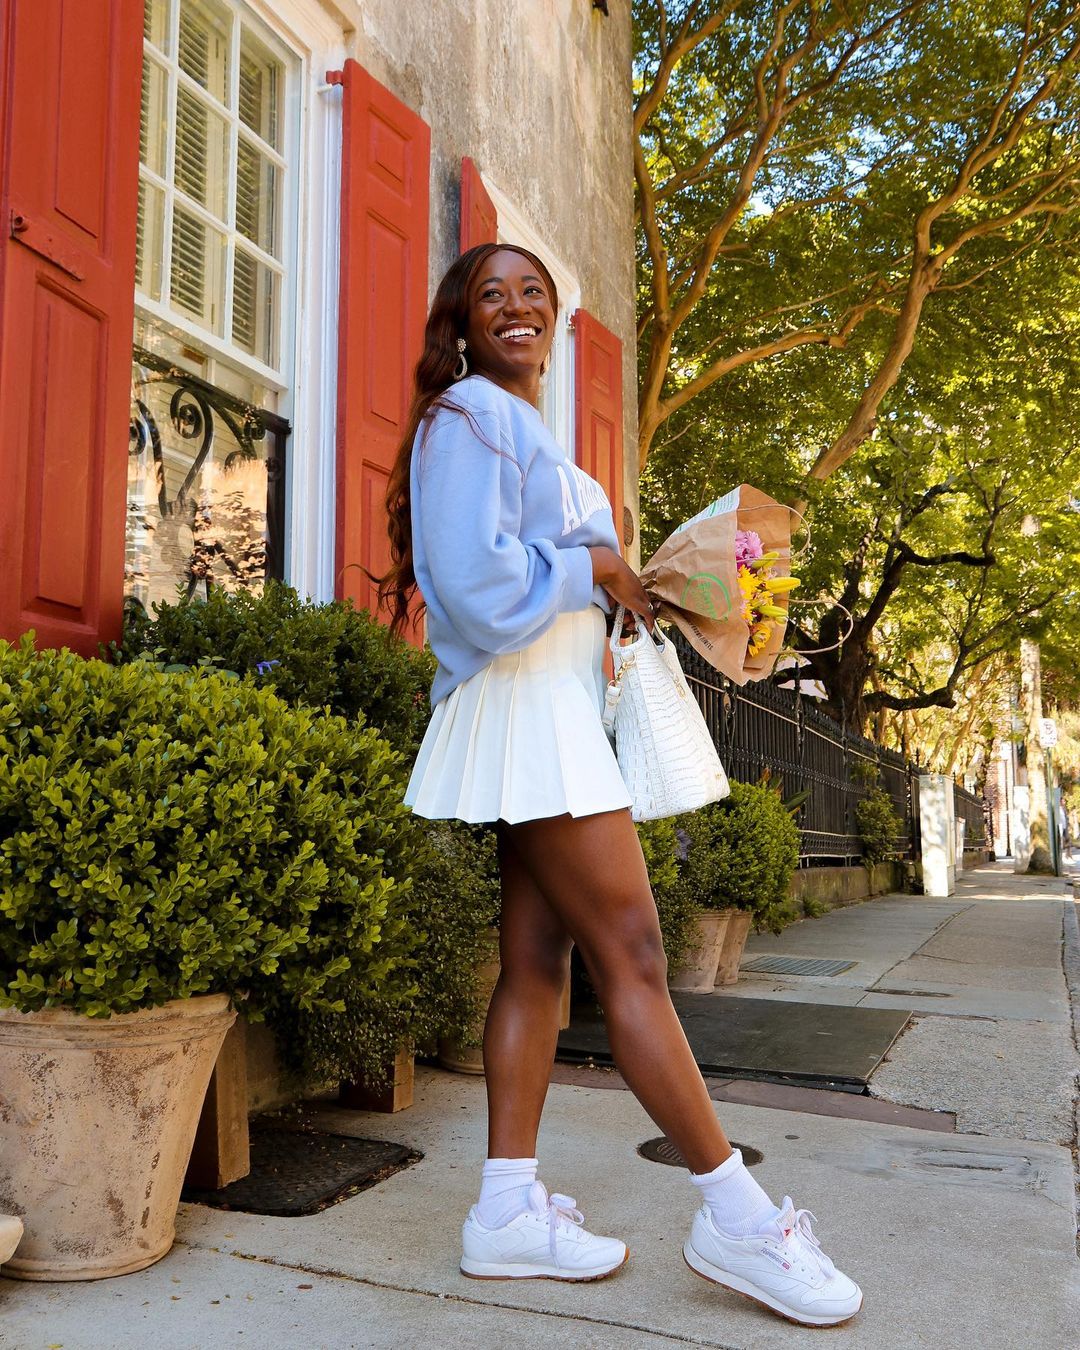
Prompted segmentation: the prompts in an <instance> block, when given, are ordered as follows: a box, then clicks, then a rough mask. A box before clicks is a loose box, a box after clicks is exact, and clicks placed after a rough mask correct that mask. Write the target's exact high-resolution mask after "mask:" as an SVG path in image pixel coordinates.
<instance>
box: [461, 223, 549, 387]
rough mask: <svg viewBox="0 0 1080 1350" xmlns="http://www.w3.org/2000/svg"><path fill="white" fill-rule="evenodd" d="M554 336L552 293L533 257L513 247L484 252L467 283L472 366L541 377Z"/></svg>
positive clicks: (520, 377) (503, 373)
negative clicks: (518, 251) (516, 250)
mask: <svg viewBox="0 0 1080 1350" xmlns="http://www.w3.org/2000/svg"><path fill="white" fill-rule="evenodd" d="M510 334H513V336H510ZM554 337H555V311H554V309H553V307H552V297H551V295H550V294H549V292H548V288H547V285H546V283H545V282H544V279H543V277H541V276H540V275H539V273H538V271H537V268H536V265H535V263H532V262H530V260H529V259H528V258H526V257H524V256H523V255H522V254H520V253H514V252H513V251H512V250H510V249H499V250H498V252H496V253H492V254H491V255H490V256H489V257H487V258H485V259H484V261H483V262H482V263H481V264H480V266H479V268H478V269H477V272H476V276H475V278H474V279H473V282H472V285H471V286H470V289H469V321H468V326H467V327H466V330H465V343H466V348H467V351H466V357H467V360H468V362H469V365H470V367H472V368H473V369H474V370H475V369H477V368H479V369H480V370H483V371H488V372H490V373H491V374H492V375H501V376H504V377H506V378H509V379H512V380H515V381H522V380H524V381H525V382H527V383H530V382H532V381H533V380H539V373H540V366H541V364H542V363H543V360H544V358H545V357H546V356H547V354H548V352H549V351H550V350H551V343H552V341H553V339H554Z"/></svg>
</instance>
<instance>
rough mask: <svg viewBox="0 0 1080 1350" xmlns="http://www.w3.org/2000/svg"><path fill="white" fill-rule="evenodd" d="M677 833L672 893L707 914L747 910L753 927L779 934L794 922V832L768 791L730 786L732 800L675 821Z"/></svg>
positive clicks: (791, 822)
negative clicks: (676, 869)
mask: <svg viewBox="0 0 1080 1350" xmlns="http://www.w3.org/2000/svg"><path fill="white" fill-rule="evenodd" d="M676 825H677V828H678V830H679V831H680V832H681V834H680V838H681V840H682V842H683V848H682V849H681V850H680V854H681V856H680V859H679V864H678V866H679V879H678V883H677V886H676V890H677V891H680V892H682V893H683V894H684V895H685V896H686V898H687V899H689V900H695V901H696V902H697V903H699V904H701V905H703V906H705V907H706V908H710V909H727V908H729V907H734V908H736V909H748V910H749V911H750V912H751V914H752V915H753V917H754V924H755V926H756V927H757V928H759V929H760V928H770V929H772V931H773V932H775V933H778V932H779V931H780V930H781V928H783V927H784V925H785V924H786V923H790V922H791V920H792V919H794V918H796V917H798V915H799V914H800V912H801V911H800V908H799V905H798V904H797V902H795V901H794V900H792V898H791V892H790V887H791V878H792V875H793V874H794V872H795V869H796V867H797V866H798V865H799V830H798V827H797V825H796V824H795V821H794V819H793V818H792V815H791V812H790V811H789V810H788V809H787V807H786V806H785V805H784V803H783V801H781V799H780V794H779V793H777V792H775V791H774V790H773V789H772V788H771V787H765V786H759V785H757V784H753V783H737V782H732V784H731V795H730V796H728V797H725V798H723V800H721V801H718V802H713V803H711V804H710V805H709V806H705V807H703V808H702V809H701V810H700V811H693V812H690V813H688V814H687V815H684V816H679V817H677V819H676Z"/></svg>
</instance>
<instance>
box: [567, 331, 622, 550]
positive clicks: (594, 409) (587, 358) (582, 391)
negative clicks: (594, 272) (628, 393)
mask: <svg viewBox="0 0 1080 1350" xmlns="http://www.w3.org/2000/svg"><path fill="white" fill-rule="evenodd" d="M574 444H575V446H576V448H577V462H578V464H580V465H581V467H582V468H583V469H584V470H585V472H586V473H588V474H591V475H592V476H593V478H595V479H596V480H597V481H598V482H599V483H602V484H603V487H604V491H605V492H606V493H607V495H608V499H609V500H610V502H611V511H612V515H613V516H614V517H615V531H616V533H617V534H618V536H619V538H620V539H622V537H623V406H622V343H621V342H620V341H619V339H618V338H617V337H616V336H615V334H614V333H612V332H611V331H610V330H609V329H607V328H605V327H604V325H603V324H602V323H599V322H598V321H597V320H596V319H594V318H593V316H592V315H591V314H590V313H588V311H587V310H584V309H578V310H575V311H574Z"/></svg>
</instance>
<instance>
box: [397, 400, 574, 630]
mask: <svg viewBox="0 0 1080 1350" xmlns="http://www.w3.org/2000/svg"><path fill="white" fill-rule="evenodd" d="M471 412H472V415H473V417H475V418H476V421H477V424H478V425H479V426H480V427H481V429H482V431H483V434H484V436H485V437H486V438H487V439H488V440H489V441H490V442H491V444H490V445H486V444H485V443H484V441H483V440H481V439H480V438H479V437H478V436H477V434H476V432H475V430H474V429H473V426H472V424H471V423H470V421H469V418H468V417H467V416H465V415H464V414H463V413H458V412H440V414H439V415H438V417H437V420H436V421H435V423H434V425H432V426H431V428H430V429H429V432H428V436H427V441H426V443H425V444H424V446H423V448H422V449H419V450H418V451H417V454H418V455H419V463H418V473H417V478H418V482H419V488H420V490H419V503H418V510H417V525H418V528H419V531H420V534H421V538H422V542H423V549H424V555H425V557H426V559H427V565H428V569H429V571H430V573H431V579H432V584H433V586H434V588H435V592H436V594H437V596H438V598H439V603H440V604H441V605H442V607H443V609H444V610H445V611H446V613H447V616H448V617H449V619H450V621H451V623H452V624H453V625H454V627H455V628H456V629H457V630H458V631H459V632H460V633H461V634H462V636H463V637H464V638H465V639H466V640H467V641H469V642H471V643H472V644H473V645H474V646H475V647H478V648H479V649H480V650H481V651H486V652H491V653H492V654H494V655H497V654H499V653H500V652H512V651H517V650H519V649H520V648H522V647H525V646H527V645H528V644H529V643H530V642H531V641H533V639H534V638H537V637H539V636H540V634H541V633H543V632H544V631H545V629H547V628H549V627H550V626H551V624H552V623H554V621H555V618H556V616H557V615H558V614H559V613H560V612H562V611H564V610H581V609H587V608H588V607H589V605H590V604H591V603H592V601H593V576H592V557H591V555H590V554H589V550H588V548H586V547H584V546H581V545H579V546H576V547H573V548H563V549H560V548H557V547H556V546H555V544H554V542H553V541H552V540H550V539H522V538H521V537H520V534H521V487H522V481H523V470H522V468H521V467H519V464H518V461H517V459H516V458H514V457H513V456H512V454H511V451H510V447H509V446H508V445H507V444H506V439H505V438H503V437H502V436H501V427H500V421H499V416H498V414H497V413H496V412H494V411H492V410H490V409H485V408H475V407H474V408H472V409H471ZM493 445H494V446H500V447H501V449H502V453H501V454H500V453H498V451H496V450H493V449H492V448H491V446H493Z"/></svg>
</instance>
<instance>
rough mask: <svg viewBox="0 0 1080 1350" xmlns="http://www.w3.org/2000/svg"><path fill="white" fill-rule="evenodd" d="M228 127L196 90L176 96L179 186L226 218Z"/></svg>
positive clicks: (179, 91) (218, 215) (177, 184)
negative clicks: (195, 92) (194, 92)
mask: <svg viewBox="0 0 1080 1350" xmlns="http://www.w3.org/2000/svg"><path fill="white" fill-rule="evenodd" d="M228 162H229V128H228V124H227V123H226V121H225V119H224V118H223V117H219V116H218V114H217V113H216V112H213V111H212V110H211V109H210V108H209V107H208V106H207V105H206V104H205V103H203V101H202V100H201V99H200V98H199V96H198V95H197V94H192V93H190V92H189V91H188V90H186V89H180V90H178V92H177V97H176V186H177V187H178V188H180V189H181V191H183V192H186V193H187V194H188V196H189V197H193V198H194V199H195V201H197V202H199V203H200V205H202V206H205V207H206V209H207V210H208V211H212V212H213V214H214V215H215V216H217V218H218V219H219V220H222V221H223V220H224V219H225V200H226V194H227V192H228V187H229V174H228Z"/></svg>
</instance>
